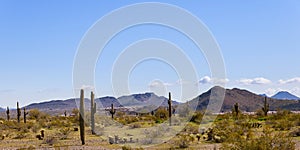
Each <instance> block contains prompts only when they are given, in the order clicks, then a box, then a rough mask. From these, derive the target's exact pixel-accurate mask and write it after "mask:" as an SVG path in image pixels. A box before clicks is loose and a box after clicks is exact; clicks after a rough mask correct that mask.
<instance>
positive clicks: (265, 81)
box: [238, 77, 272, 85]
mask: <svg viewBox="0 0 300 150" xmlns="http://www.w3.org/2000/svg"><path fill="white" fill-rule="evenodd" d="M238 82H239V83H240V84H245V85H251V84H259V85H261V84H270V83H272V82H271V81H270V80H269V79H266V78H263V77H259V78H254V79H241V80H239V81H238Z"/></svg>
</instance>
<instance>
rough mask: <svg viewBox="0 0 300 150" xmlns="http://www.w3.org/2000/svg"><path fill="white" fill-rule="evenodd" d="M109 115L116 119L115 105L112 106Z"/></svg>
mask: <svg viewBox="0 0 300 150" xmlns="http://www.w3.org/2000/svg"><path fill="white" fill-rule="evenodd" d="M109 113H110V114H111V119H114V115H115V113H116V109H114V104H111V108H110V110H109Z"/></svg>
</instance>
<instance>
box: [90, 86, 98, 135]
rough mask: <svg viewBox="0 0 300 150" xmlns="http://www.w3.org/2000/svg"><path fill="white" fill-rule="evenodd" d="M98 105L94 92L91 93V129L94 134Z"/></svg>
mask: <svg viewBox="0 0 300 150" xmlns="http://www.w3.org/2000/svg"><path fill="white" fill-rule="evenodd" d="M96 109H97V105H96V103H95V95H94V93H93V92H91V128H92V134H96V133H95V113H96Z"/></svg>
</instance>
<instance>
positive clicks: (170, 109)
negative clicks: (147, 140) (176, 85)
mask: <svg viewBox="0 0 300 150" xmlns="http://www.w3.org/2000/svg"><path fill="white" fill-rule="evenodd" d="M168 104H169V124H170V126H171V125H172V98H171V92H169V100H168Z"/></svg>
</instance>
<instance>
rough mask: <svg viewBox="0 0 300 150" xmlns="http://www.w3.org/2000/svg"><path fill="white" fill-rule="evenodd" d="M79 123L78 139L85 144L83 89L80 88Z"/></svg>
mask: <svg viewBox="0 0 300 150" xmlns="http://www.w3.org/2000/svg"><path fill="white" fill-rule="evenodd" d="M79 125H80V139H81V143H82V145H84V144H85V137H84V135H85V132H84V91H83V89H81V90H80V112H79Z"/></svg>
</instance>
